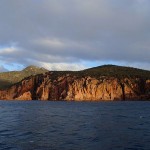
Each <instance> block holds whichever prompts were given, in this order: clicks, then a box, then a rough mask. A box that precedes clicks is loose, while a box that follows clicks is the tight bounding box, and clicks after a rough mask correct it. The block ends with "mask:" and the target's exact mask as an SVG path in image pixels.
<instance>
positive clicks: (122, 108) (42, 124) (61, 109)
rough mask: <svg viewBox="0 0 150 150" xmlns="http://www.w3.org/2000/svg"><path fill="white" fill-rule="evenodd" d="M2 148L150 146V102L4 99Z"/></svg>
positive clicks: (128, 149) (129, 149) (117, 149)
mask: <svg viewBox="0 0 150 150" xmlns="http://www.w3.org/2000/svg"><path fill="white" fill-rule="evenodd" d="M0 150H150V102H138V101H137V102H49V101H47V102H44V101H0Z"/></svg>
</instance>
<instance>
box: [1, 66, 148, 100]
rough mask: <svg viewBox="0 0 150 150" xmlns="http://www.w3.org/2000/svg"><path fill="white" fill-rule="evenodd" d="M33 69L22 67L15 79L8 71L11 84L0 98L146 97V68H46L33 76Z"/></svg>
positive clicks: (85, 98) (34, 68) (97, 98)
mask: <svg viewBox="0 0 150 150" xmlns="http://www.w3.org/2000/svg"><path fill="white" fill-rule="evenodd" d="M37 70H39V69H37V68H36V67H27V68H26V69H24V70H22V71H21V74H23V75H26V77H25V76H22V77H25V78H23V79H22V80H21V78H20V80H21V81H19V82H17V80H16V81H15V80H12V79H15V78H14V76H12V74H10V76H9V79H10V81H13V83H14V84H13V83H12V82H11V85H12V84H13V85H12V86H11V87H8V85H7V87H8V88H7V90H0V99H1V100H68V101H70V100H75V101H84V100H90V101H91V100H92V101H95V100H96V101H100V100H150V71H147V70H142V69H137V68H131V67H121V66H115V65H104V66H98V67H94V68H89V69H85V70H82V71H49V72H46V73H43V74H37V75H33V74H35V72H36V71H37ZM44 71H45V70H44ZM42 72H43V69H42ZM29 73H30V74H32V76H29V75H30V74H29ZM36 73H37V72H36ZM38 73H39V72H38ZM11 76H12V78H11ZM5 78H6V77H5ZM6 79H7V78H6ZM2 81H3V87H4V86H5V87H6V83H5V82H4V80H2ZM16 82H17V83H16ZM1 83H2V82H1ZM9 86H10V82H9Z"/></svg>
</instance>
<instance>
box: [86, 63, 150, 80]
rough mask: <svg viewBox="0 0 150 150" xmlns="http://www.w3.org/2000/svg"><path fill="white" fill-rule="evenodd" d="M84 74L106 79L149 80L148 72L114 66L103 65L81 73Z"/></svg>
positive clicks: (149, 73) (149, 72)
mask: <svg viewBox="0 0 150 150" xmlns="http://www.w3.org/2000/svg"><path fill="white" fill-rule="evenodd" d="M83 72H84V73H85V74H90V75H92V76H95V77H98V76H108V77H118V78H125V77H128V78H136V77H137V78H138V77H141V78H148V79H149V78H150V71H147V70H142V69H137V68H132V67H122V66H115V65H103V66H98V67H94V68H90V69H86V70H84V71H83Z"/></svg>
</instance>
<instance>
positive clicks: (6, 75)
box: [0, 65, 48, 89]
mask: <svg viewBox="0 0 150 150" xmlns="http://www.w3.org/2000/svg"><path fill="white" fill-rule="evenodd" d="M45 72H48V70H46V69H45V68H40V67H36V66H33V65H31V66H28V67H26V68H25V69H23V70H22V71H10V72H1V73H0V89H5V88H8V87H9V86H11V85H13V84H15V83H17V82H19V81H21V80H22V79H24V78H26V77H29V76H31V75H37V74H41V73H45Z"/></svg>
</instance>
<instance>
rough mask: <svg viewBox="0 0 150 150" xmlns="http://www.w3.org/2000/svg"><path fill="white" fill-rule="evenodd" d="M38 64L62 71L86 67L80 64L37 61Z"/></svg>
mask: <svg viewBox="0 0 150 150" xmlns="http://www.w3.org/2000/svg"><path fill="white" fill-rule="evenodd" d="M37 64H38V66H41V67H44V68H46V69H48V70H51V71H57V70H59V71H63V70H66V71H68V70H72V71H78V70H83V69H85V68H86V67H85V66H84V65H82V64H68V63H42V62H37Z"/></svg>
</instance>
